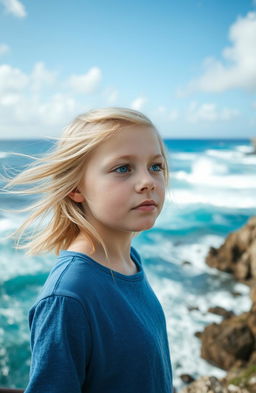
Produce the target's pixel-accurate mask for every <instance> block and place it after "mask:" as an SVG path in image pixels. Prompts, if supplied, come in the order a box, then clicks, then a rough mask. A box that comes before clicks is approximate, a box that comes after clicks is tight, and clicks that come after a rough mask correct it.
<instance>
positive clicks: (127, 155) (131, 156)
mask: <svg viewBox="0 0 256 393" xmlns="http://www.w3.org/2000/svg"><path fill="white" fill-rule="evenodd" d="M127 158H136V156H135V155H133V154H126V155H123V156H119V157H115V158H113V159H111V161H116V160H120V159H127ZM150 158H164V157H163V155H162V154H155V155H153V156H151V157H150Z"/></svg>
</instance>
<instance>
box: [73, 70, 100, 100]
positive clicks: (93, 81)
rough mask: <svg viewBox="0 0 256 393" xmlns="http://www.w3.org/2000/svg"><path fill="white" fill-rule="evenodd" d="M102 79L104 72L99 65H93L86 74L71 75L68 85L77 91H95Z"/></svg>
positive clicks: (86, 92)
mask: <svg viewBox="0 0 256 393" xmlns="http://www.w3.org/2000/svg"><path fill="white" fill-rule="evenodd" d="M101 79H102V72H101V70H100V68H99V67H92V68H91V69H90V70H89V71H88V72H87V73H86V74H82V75H71V77H70V78H69V79H68V85H69V86H70V87H71V88H72V89H73V90H74V91H75V92H76V93H85V94H90V93H93V92H94V91H95V90H96V89H97V87H98V85H99V83H100V81H101Z"/></svg>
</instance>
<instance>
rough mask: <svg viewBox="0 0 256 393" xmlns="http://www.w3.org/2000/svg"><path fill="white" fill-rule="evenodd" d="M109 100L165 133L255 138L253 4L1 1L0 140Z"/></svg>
mask: <svg viewBox="0 0 256 393" xmlns="http://www.w3.org/2000/svg"><path fill="white" fill-rule="evenodd" d="M110 105H111V106H113V105H114V106H127V107H132V108H135V109H138V110H140V111H142V112H144V113H145V114H146V115H148V116H149V117H150V118H151V119H152V120H153V121H154V122H155V124H156V125H157V127H158V128H159V131H160V133H161V134H162V135H163V136H164V137H170V138H219V137H221V138H232V137H233V138H243V137H252V136H256V1H255V0H254V1H253V0H250V1H249V0H248V1H247V0H236V1H234V0H225V1H223V2H222V1H213V0H173V1H163V0H160V1H158V2H157V1H151V0H147V1H144V0H142V1H139V2H138V1H134V0H131V1H130V2H124V1H120V0H119V1H117V0H109V1H108V2H106V1H103V0H101V1H100V0H94V1H93V2H92V1H91V2H89V1H85V0H83V1H82V0H76V1H73V2H71V1H63V0H62V1H59V0H54V1H52V0H51V1H50V0H43V1H38V0H33V1H22V0H21V1H20V0H0V138H10V137H13V138H31V137H36V138H38V137H44V136H51V135H59V134H60V132H61V130H62V128H63V126H65V125H66V124H67V123H68V122H69V121H70V120H72V119H73V117H74V116H76V115H77V114H79V113H81V112H83V111H86V110H88V109H91V108H95V107H102V106H110Z"/></svg>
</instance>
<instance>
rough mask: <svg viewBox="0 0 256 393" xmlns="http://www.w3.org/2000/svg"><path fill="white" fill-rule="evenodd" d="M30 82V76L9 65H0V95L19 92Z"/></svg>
mask: <svg viewBox="0 0 256 393" xmlns="http://www.w3.org/2000/svg"><path fill="white" fill-rule="evenodd" d="M28 82H29V77H28V75H26V74H24V73H23V72H22V71H20V70H19V69H18V68H14V67H11V66H9V65H7V64H3V65H0V95H1V94H4V93H7V94H9V93H10V92H13V91H19V90H21V89H23V88H24V87H26V86H27V85H28Z"/></svg>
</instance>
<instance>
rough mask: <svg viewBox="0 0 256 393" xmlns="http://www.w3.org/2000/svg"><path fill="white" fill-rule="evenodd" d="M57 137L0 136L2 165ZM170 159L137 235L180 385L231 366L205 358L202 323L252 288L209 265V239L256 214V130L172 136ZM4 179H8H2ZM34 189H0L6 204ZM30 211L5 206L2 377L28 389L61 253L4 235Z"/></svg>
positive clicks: (241, 304)
mask: <svg viewBox="0 0 256 393" xmlns="http://www.w3.org/2000/svg"><path fill="white" fill-rule="evenodd" d="M52 143H53V142H52V141H49V140H2V141H0V165H1V173H2V174H7V173H9V174H10V175H14V174H16V173H18V172H19V171H20V170H21V169H22V168H24V167H25V165H26V164H27V163H28V162H29V160H28V159H25V158H23V157H15V156H13V155H11V154H10V152H12V151H13V152H20V153H25V154H29V155H32V156H33V155H35V156H36V155H38V154H41V153H44V152H45V151H47V150H48V149H49V148H50V147H51V145H52ZM165 145H166V148H167V152H168V159H169V166H170V184H169V189H168V192H167V195H166V201H165V204H164V207H163V210H162V212H161V215H160V216H159V217H158V219H157V221H156V223H155V226H154V228H152V229H150V230H147V231H145V232H143V233H141V234H140V235H139V236H138V237H136V238H135V239H134V240H133V245H134V247H135V248H137V250H138V251H139V252H140V254H141V256H142V258H143V261H144V269H145V271H146V274H147V276H148V279H149V281H150V283H151V285H152V287H153V289H154V291H155V293H156V295H157V297H158V298H159V300H160V302H161V304H162V306H163V309H164V312H165V316H166V322H167V330H168V337H169V344H170V351H171V359H172V364H173V374H174V385H175V386H176V388H177V389H180V388H181V387H182V386H183V383H182V382H181V380H180V377H179V376H180V375H181V374H183V373H186V374H190V375H193V376H194V377H195V378H197V377H199V376H202V375H215V376H217V377H221V376H224V375H225V372H224V371H223V370H220V369H218V368H216V367H213V366H211V365H210V364H208V363H207V362H206V361H204V360H203V359H201V358H200V340H199V339H198V338H197V337H195V332H197V331H202V330H203V329H204V327H205V326H206V325H208V324H209V323H212V322H220V321H221V317H219V316H217V315H214V314H210V313H208V312H207V310H208V308H209V307H213V306H222V307H225V308H227V309H229V310H233V311H234V312H235V313H236V314H239V313H241V312H243V311H247V310H248V309H249V308H250V304H251V302H250V298H249V289H248V287H247V286H245V285H243V284H241V283H237V282H235V281H234V280H233V279H232V277H231V276H230V275H229V274H227V273H223V272H219V271H217V270H216V269H212V268H210V267H208V266H207V265H206V264H205V257H206V255H207V253H208V250H209V247H210V246H214V247H219V246H220V245H221V244H222V243H223V242H224V239H225V238H226V236H227V235H228V234H229V233H230V232H232V231H235V230H237V229H238V228H240V227H241V226H243V225H244V224H245V223H246V222H247V220H248V219H249V218H250V217H251V216H252V215H255V214H256V198H255V190H256V155H249V154H247V153H249V152H251V151H252V146H251V143H250V140H249V139H239V140H238V139H236V140H233V139H232V140H230V139H223V140H219V139H218V140H217V139H215V140H213V139H204V140H199V139H193V140H192V139H191V140H188V139H175V140H174V139H173V140H170V139H168V140H165ZM1 186H2V183H1ZM29 198H30V199H31V201H32V197H27V196H26V197H21V196H15V195H11V194H10V195H6V194H4V193H1V194H0V207H1V208H2V209H17V208H21V207H23V206H24V207H25V206H26V205H27V204H28V203H29V202H30V199H29ZM24 218H25V213H23V214H20V215H18V214H17V213H16V212H11V211H9V212H6V211H0V231H1V237H0V272H1V273H0V386H5V387H10V388H11V387H13V388H14V387H19V388H24V387H25V386H26V383H27V381H28V373H29V363H30V345H29V329H28V320H27V317H28V310H29V308H30V306H31V305H32V304H33V302H34V300H35V298H36V296H37V294H38V291H39V290H40V288H41V287H42V285H43V283H44V281H45V280H46V278H47V275H48V272H49V270H50V269H51V267H52V266H53V265H54V263H55V260H56V256H55V255H54V254H45V255H40V256H36V257H27V256H25V255H24V252H23V251H22V250H16V249H15V248H14V240H12V239H6V236H7V235H8V234H9V233H10V232H11V231H13V230H14V229H15V228H17V226H18V225H19V224H20V223H21V222H22V221H23V220H24Z"/></svg>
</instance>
